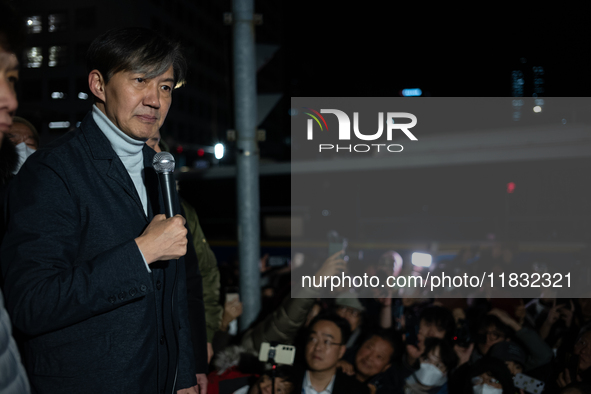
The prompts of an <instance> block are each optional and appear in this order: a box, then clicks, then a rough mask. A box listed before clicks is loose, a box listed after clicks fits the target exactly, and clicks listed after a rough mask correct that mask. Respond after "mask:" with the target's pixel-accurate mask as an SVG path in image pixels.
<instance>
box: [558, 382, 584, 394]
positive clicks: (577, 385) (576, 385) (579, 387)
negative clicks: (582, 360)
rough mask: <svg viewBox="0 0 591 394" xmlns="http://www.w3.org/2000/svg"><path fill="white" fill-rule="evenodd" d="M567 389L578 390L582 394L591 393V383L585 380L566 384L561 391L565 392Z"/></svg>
mask: <svg viewBox="0 0 591 394" xmlns="http://www.w3.org/2000/svg"><path fill="white" fill-rule="evenodd" d="M566 389H574V390H577V391H578V392H579V393H580V394H591V384H589V383H585V382H573V383H571V384H568V385H566V386H565V387H564V388H563V389H562V390H561V391H560V392H561V393H562V392H564V391H565V390H566Z"/></svg>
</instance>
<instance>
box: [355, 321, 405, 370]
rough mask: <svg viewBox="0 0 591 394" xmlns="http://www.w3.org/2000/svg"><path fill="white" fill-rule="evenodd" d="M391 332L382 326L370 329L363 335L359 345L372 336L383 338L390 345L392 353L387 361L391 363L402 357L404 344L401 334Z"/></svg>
mask: <svg viewBox="0 0 591 394" xmlns="http://www.w3.org/2000/svg"><path fill="white" fill-rule="evenodd" d="M393 334H394V333H393V332H392V331H391V330H387V329H384V328H379V329H375V330H372V331H370V332H369V333H368V334H367V335H366V336H365V337H364V339H363V342H361V346H363V344H364V343H365V342H367V341H369V340H370V339H371V338H373V337H378V338H380V339H383V340H384V341H386V342H388V343H389V344H390V346H392V355H391V356H390V361H389V363H390V364H392V363H394V362H395V361H397V360H398V359H400V358H401V357H402V354H403V345H404V343H403V342H402V336H401V335H400V334H398V335H393ZM358 351H359V350H358Z"/></svg>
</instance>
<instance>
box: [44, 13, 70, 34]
mask: <svg viewBox="0 0 591 394" xmlns="http://www.w3.org/2000/svg"><path fill="white" fill-rule="evenodd" d="M47 22H48V26H47V30H48V31H49V32H50V33H55V32H58V31H64V30H67V28H68V20H67V18H66V14H50V15H49V17H48V18H47Z"/></svg>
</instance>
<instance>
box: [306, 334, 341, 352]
mask: <svg viewBox="0 0 591 394" xmlns="http://www.w3.org/2000/svg"><path fill="white" fill-rule="evenodd" d="M308 343H311V344H313V345H314V346H318V347H320V348H323V349H328V348H329V347H330V346H332V345H338V346H340V345H342V343H337V342H331V340H330V339H319V338H318V337H308Z"/></svg>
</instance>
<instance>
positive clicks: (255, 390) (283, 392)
mask: <svg viewBox="0 0 591 394" xmlns="http://www.w3.org/2000/svg"><path fill="white" fill-rule="evenodd" d="M271 383H272V382H271V378H270V377H268V376H267V375H263V376H261V377H260V378H259V380H258V381H257V383H255V384H253V385H252V387H251V388H250V390H249V391H248V394H273V393H272V391H273V390H272V384H271ZM291 391H292V384H291V383H290V382H288V381H287V380H285V379H283V378H275V394H287V393H291Z"/></svg>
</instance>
